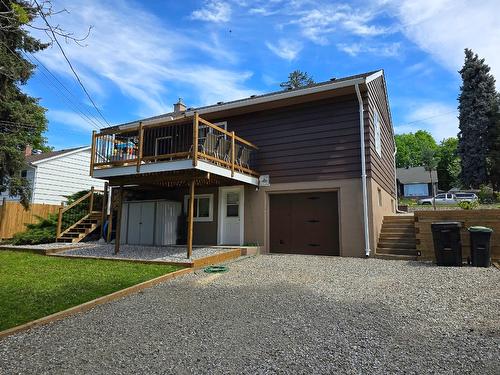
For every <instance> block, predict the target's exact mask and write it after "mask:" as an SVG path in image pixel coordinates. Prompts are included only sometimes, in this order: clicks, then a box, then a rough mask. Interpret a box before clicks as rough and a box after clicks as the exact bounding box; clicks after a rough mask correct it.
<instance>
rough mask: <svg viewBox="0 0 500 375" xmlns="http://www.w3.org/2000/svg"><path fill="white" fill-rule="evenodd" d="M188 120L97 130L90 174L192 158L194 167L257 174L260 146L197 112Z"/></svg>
mask: <svg viewBox="0 0 500 375" xmlns="http://www.w3.org/2000/svg"><path fill="white" fill-rule="evenodd" d="M188 121H189V118H187V117H184V118H181V119H176V120H171V121H168V122H166V123H163V124H154V125H144V124H143V123H139V126H138V127H136V128H132V129H124V130H111V129H110V130H104V131H103V132H101V133H98V134H97V133H95V132H94V133H93V136H92V159H91V167H90V169H91V173H93V170H94V169H102V168H113V167H116V166H130V165H135V166H136V169H137V172H140V169H141V166H142V165H144V164H149V163H156V162H162V161H173V160H185V159H192V162H193V167H196V165H197V163H198V161H199V160H204V161H208V162H210V163H213V164H216V165H218V166H222V167H224V168H227V169H230V170H231V173H232V175H234V173H235V172H241V173H245V174H250V175H257V173H256V172H255V171H254V170H253V169H252V167H251V166H252V161H253V156H254V154H255V151H256V150H257V149H258V148H257V146H255V145H254V144H252V143H251V142H249V141H247V140H245V139H243V138H241V137H239V136H237V135H236V134H235V133H234V132H230V131H227V130H226V129H224V128H222V127H220V126H217V125H215V124H212V123H211V122H209V121H207V120H205V119H203V118H201V117H200V116H199V115H198V114H197V113H195V114H194V115H193V117H192V123H191V122H188Z"/></svg>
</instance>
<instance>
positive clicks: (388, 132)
mask: <svg viewBox="0 0 500 375" xmlns="http://www.w3.org/2000/svg"><path fill="white" fill-rule="evenodd" d="M367 86H368V92H367V93H365V95H364V101H365V103H367V104H368V111H366V112H365V121H366V122H367V123H368V124H369V129H370V132H369V146H370V147H369V158H368V159H367V165H368V166H369V167H368V168H367V169H369V176H371V177H373V179H374V180H375V181H376V182H377V183H378V184H379V185H381V186H382V187H383V188H384V189H385V190H386V191H387V192H389V193H391V194H395V190H394V189H395V187H394V175H395V170H394V142H393V129H392V124H391V118H390V113H389V109H388V105H387V97H386V92H385V87H384V82H383V79H382V77H379V78H377V79H375V80H373V81H372V82H370V83H368V85H367ZM375 111H377V112H378V115H379V119H380V127H381V144H382V156H381V157H380V156H379V154H378V153H377V151H376V147H375V123H374V118H375Z"/></svg>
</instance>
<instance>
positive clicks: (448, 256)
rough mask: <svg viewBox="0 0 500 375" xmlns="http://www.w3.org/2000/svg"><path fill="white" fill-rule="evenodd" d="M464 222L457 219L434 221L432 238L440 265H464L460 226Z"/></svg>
mask: <svg viewBox="0 0 500 375" xmlns="http://www.w3.org/2000/svg"><path fill="white" fill-rule="evenodd" d="M461 227H462V224H461V223H459V222H456V221H442V222H437V223H432V224H431V228H432V238H433V240H434V253H435V254H436V262H437V265H438V266H456V267H459V266H461V265H462V242H461V240H460V228H461Z"/></svg>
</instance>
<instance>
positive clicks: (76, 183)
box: [0, 146, 104, 204]
mask: <svg viewBox="0 0 500 375" xmlns="http://www.w3.org/2000/svg"><path fill="white" fill-rule="evenodd" d="M26 163H27V165H28V166H27V169H25V170H23V171H22V172H21V176H23V177H26V178H27V179H28V181H29V182H30V184H31V189H32V190H31V191H32V195H31V203H44V204H61V202H64V201H66V197H67V196H68V195H71V194H74V193H76V192H79V191H81V190H88V189H90V188H91V187H92V186H94V187H95V188H96V189H101V190H102V189H104V181H103V180H100V179H97V178H92V177H90V146H84V147H76V148H70V149H66V150H58V151H51V152H44V153H39V154H32V153H31V149H30V148H29V147H27V149H26ZM4 197H5V198H6V199H7V200H11V201H16V200H18V199H19V198H17V197H10V196H9V194H8V192H3V193H2V194H1V195H0V198H4ZM0 200H1V199H0Z"/></svg>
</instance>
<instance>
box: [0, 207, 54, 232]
mask: <svg viewBox="0 0 500 375" xmlns="http://www.w3.org/2000/svg"><path fill="white" fill-rule="evenodd" d="M59 207H61V206H59V205H52V204H31V205H30V207H29V209H28V210H25V209H24V207H23V206H22V205H21V204H20V203H19V202H9V201H3V203H2V205H0V240H2V239H6V238H12V236H14V234H16V233H18V232H23V231H24V230H25V229H26V224H32V223H37V222H38V217H43V218H46V217H47V216H48V215H49V214H52V213H57V212H58V210H59Z"/></svg>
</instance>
